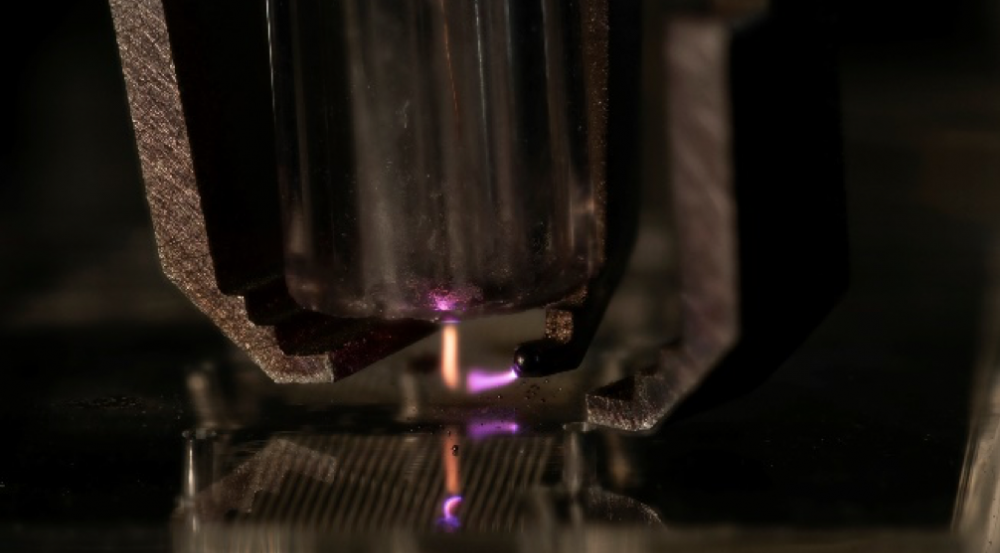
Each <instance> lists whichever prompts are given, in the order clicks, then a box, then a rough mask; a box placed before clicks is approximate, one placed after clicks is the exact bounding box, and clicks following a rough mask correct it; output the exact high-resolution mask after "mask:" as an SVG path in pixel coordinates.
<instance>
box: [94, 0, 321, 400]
mask: <svg viewBox="0 0 1000 553" xmlns="http://www.w3.org/2000/svg"><path fill="white" fill-rule="evenodd" d="M110 6H111V13H112V18H113V20H114V27H115V33H116V35H117V41H118V49H119V55H120V57H121V63H122V71H123V74H124V77H125V88H126V91H127V93H128V100H129V109H130V111H131V115H132V125H133V128H134V131H135V138H136V145H137V148H138V153H139V159H140V162H141V166H142V173H143V180H144V182H145V186H146V198H147V201H148V203H149V209H150V213H151V216H152V221H153V229H154V233H155V235H156V243H157V249H158V251H159V256H160V264H161V265H162V267H163V272H164V274H165V275H166V276H167V278H168V279H170V281H171V282H173V283H174V284H175V285H176V286H177V287H178V288H179V289H180V290H181V291H182V292H183V293H184V294H185V295H186V296H187V297H188V298H189V299H190V301H191V302H192V303H194V304H195V306H197V307H198V309H200V310H201V311H202V312H203V313H204V314H205V315H207V316H208V317H209V318H210V319H211V320H212V321H213V322H214V323H215V324H216V326H218V327H219V328H220V329H221V330H222V332H223V333H224V334H225V335H226V336H227V337H228V338H229V339H230V340H232V341H233V343H235V344H236V345H237V346H238V347H239V348H240V349H242V350H243V351H245V352H246V353H247V354H248V355H249V356H250V358H251V359H252V360H253V361H254V362H255V363H256V364H257V365H259V366H260V367H261V368H262V369H263V370H264V372H266V373H267V375H268V376H270V377H271V378H272V379H273V380H274V381H275V382H279V383H322V382H332V381H333V379H334V376H333V375H334V373H333V367H332V364H331V361H330V359H329V356H328V355H311V356H301V357H296V356H290V355H285V354H284V353H282V351H281V349H280V348H279V346H278V341H277V338H276V336H275V331H274V329H273V328H271V327H257V326H255V325H254V324H253V323H251V322H250V319H249V318H248V316H247V311H246V307H245V304H244V301H243V298H242V297H240V296H226V295H224V294H223V293H222V292H221V291H220V290H219V288H218V286H217V283H216V278H215V277H216V275H215V269H214V266H213V263H212V259H211V257H210V255H209V246H208V236H207V233H206V228H205V215H204V212H203V211H202V206H201V199H200V196H199V194H198V190H197V187H196V180H195V178H196V177H195V172H194V165H193V161H192V154H191V145H190V142H189V140H188V133H187V126H186V123H185V118H184V112H183V107H182V105H181V98H180V91H179V88H178V84H177V75H176V71H175V67H174V63H173V57H172V53H171V48H170V40H169V34H168V31H167V23H166V18H165V15H164V9H163V0H110Z"/></svg>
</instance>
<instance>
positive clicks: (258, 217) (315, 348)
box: [111, 0, 435, 383]
mask: <svg viewBox="0 0 1000 553" xmlns="http://www.w3.org/2000/svg"><path fill="white" fill-rule="evenodd" d="M234 5H235V4H234V3H233V2H227V1H220V2H208V3H199V2H190V1H185V0H137V1H133V0H112V1H111V9H112V15H113V18H114V24H115V30H116V33H117V37H118V45H119V52H120V55H121V61H122V68H123V73H124V76H125V84H126V89H127V92H128V98H129V106H130V109H131V113H132V121H133V125H134V129H135V135H136V144H137V147H138V151H139V158H140V160H141V164H142V171H143V178H144V180H145V183H146V196H147V200H148V202H149V208H150V213H151V216H152V220H153V227H154V231H155V234H156V241H157V245H158V249H159V254H160V261H161V264H162V266H163V271H164V273H165V274H166V276H167V278H168V279H170V281H171V282H173V283H174V284H175V285H176V286H177V287H178V288H180V290H181V291H183V292H184V294H185V295H187V297H188V298H189V299H190V300H191V302H192V303H194V304H195V305H196V306H197V307H198V308H199V309H200V310H201V311H202V312H204V313H205V314H206V315H207V316H208V317H209V318H210V319H211V320H212V322H214V323H215V324H216V325H217V326H218V327H219V328H220V329H221V330H222V332H223V333H224V334H225V335H226V336H228V337H229V338H230V339H231V340H232V341H233V342H234V343H235V344H236V345H237V346H238V347H239V348H240V349H242V350H243V351H245V352H246V353H247V354H248V355H249V356H250V358H251V359H252V360H253V361H254V362H255V363H256V364H258V365H259V366H260V367H261V368H262V369H263V370H264V371H265V372H266V373H267V374H268V376H270V377H271V378H272V379H273V380H274V381H276V382H298V383H318V382H332V381H334V380H337V379H339V378H343V377H345V376H348V375H350V374H352V373H354V372H356V371H357V370H360V369H362V368H364V367H365V366H367V365H369V364H370V363H372V362H374V361H376V360H378V359H380V358H382V357H384V356H385V355H388V354H390V353H392V352H394V351H396V350H398V349H400V348H402V347H405V346H407V345H409V344H410V343H412V342H414V341H416V340H418V339H420V338H422V337H424V336H426V335H428V334H429V333H430V332H432V331H433V330H434V328H435V327H434V325H431V324H429V323H423V322H418V321H405V320H404V321H393V322H380V321H374V320H341V319H335V318H332V317H324V316H321V315H318V314H314V313H309V312H305V311H304V310H302V309H301V308H300V307H298V306H297V305H296V304H295V303H294V302H293V301H291V299H290V298H289V297H288V292H287V288H286V286H285V284H284V280H283V274H282V269H281V263H282V259H281V250H280V245H279V244H280V222H279V217H280V215H279V212H278V207H277V205H278V202H277V191H276V186H275V184H274V182H275V181H274V180H273V179H275V178H276V177H274V173H275V169H274V160H273V156H274V152H273V142H272V141H271V134H272V132H273V130H272V128H271V127H272V124H273V123H272V122H271V115H270V106H269V102H270V100H269V97H268V96H267V94H268V92H267V90H268V89H267V88H266V79H267V57H266V31H265V29H264V28H263V27H259V25H258V26H257V27H255V25H254V22H255V20H254V17H257V20H256V23H258V24H259V23H261V22H262V19H261V18H260V17H258V16H261V15H262V13H263V12H262V10H263V4H262V3H261V4H260V6H259V8H260V11H258V12H254V10H248V9H240V10H234V9H232V8H233V7H234ZM247 6H248V4H245V3H244V4H243V8H246V7H247ZM241 14H246V15H242V16H241ZM241 23H243V24H247V25H246V27H245V28H242V29H241V28H239V25H240V24H241ZM241 48H251V49H253V48H258V49H259V48H263V49H264V50H263V51H262V54H263V56H256V57H254V56H245V55H243V54H245V52H244V51H240V49H241ZM234 50H235V51H234ZM234 54H236V55H234ZM250 63H253V64H255V65H252V66H251V65H249V64H250ZM262 72H263V77H264V82H265V87H263V90H262V89H261V87H259V86H258V87H256V88H255V87H253V86H250V84H249V83H248V82H243V81H244V80H246V81H252V80H253V79H254V78H257V81H258V82H259V81H260V75H261V73H262ZM255 91H256V92H255ZM253 102H256V103H253ZM261 107H262V108H263V109H254V108H261ZM244 108H246V109H244ZM269 179H270V180H269Z"/></svg>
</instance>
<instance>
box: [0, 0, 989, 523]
mask: <svg viewBox="0 0 1000 553" xmlns="http://www.w3.org/2000/svg"><path fill="white" fill-rule="evenodd" d="M21 4H22V5H20V6H19V7H18V8H17V9H16V10H13V11H5V15H3V16H2V18H3V22H4V27H5V29H6V30H5V32H4V33H3V34H2V35H0V41H2V47H0V57H2V59H3V64H2V67H3V70H4V77H3V81H2V82H3V84H4V86H3V88H4V89H5V91H6V95H5V96H6V101H5V102H4V110H3V116H2V117H3V118H4V120H3V129H4V130H5V132H4V133H3V139H2V140H3V142H2V148H0V183H2V184H0V367H2V370H0V375H2V376H3V378H4V380H3V384H2V385H0V402H2V404H0V422H2V423H3V428H4V429H5V432H6V434H7V435H6V440H5V445H4V447H3V449H2V451H3V453H4V454H3V455H2V456H0V457H2V459H0V527H3V528H14V529H15V530H17V529H19V528H20V529H24V528H37V527H39V526H44V525H48V524H53V523H56V524H58V523H68V522H72V523H98V522H99V523H106V524H119V523H128V524H133V525H135V524H138V525H144V524H151V525H156V524H158V523H160V522H161V521H163V520H164V519H165V518H166V517H167V516H168V515H169V513H170V512H171V510H172V509H173V506H174V503H173V501H174V499H173V498H174V497H175V495H176V493H177V490H178V488H179V485H180V472H181V468H180V467H181V465H180V458H181V448H180V443H181V442H180V432H181V430H182V429H184V428H185V427H186V426H187V425H189V424H190V423H191V420H192V419H191V414H190V412H189V409H188V408H187V407H186V405H185V401H184V394H183V389H182V385H183V382H182V378H181V377H180V375H181V374H182V372H183V368H184V364H185V363H190V362H192V361H191V360H194V359H201V358H204V357H206V356H211V355H220V354H222V352H224V351H226V350H225V348H226V346H225V344H224V342H223V341H222V339H221V338H219V337H218V335H217V334H216V333H215V331H214V330H213V329H212V327H211V326H210V325H209V324H207V323H206V322H205V321H204V320H203V319H202V318H201V317H200V316H199V315H198V314H197V313H196V312H195V311H194V309H193V308H191V307H189V306H188V305H187V303H186V302H185V301H184V300H183V298H182V297H181V296H180V294H179V293H178V292H177V291H175V290H174V289H172V288H171V287H170V286H168V285H167V284H166V282H165V280H164V279H163V277H162V276H160V274H159V272H158V269H157V264H156V263H157V262H156V254H155V249H154V246H153V240H152V232H151V229H150V227H149V223H148V217H147V213H146V207H145V203H144V199H143V189H142V183H141V180H140V176H139V168H138V162H137V160H136V157H135V149H134V143H133V138H132V135H131V128H130V122H129V114H128V110H127V106H126V101H125V97H124V87H123V83H122V79H121V75H120V72H119V67H118V60H117V49H116V46H115V42H114V34H113V29H112V27H111V20H110V14H109V11H108V8H107V6H106V5H105V3H104V2H102V1H101V0H53V1H49V2H25V3H21ZM835 4H836V7H837V8H838V10H839V14H840V15H839V19H838V27H837V34H838V40H839V42H840V45H841V51H842V56H841V57H842V82H843V102H844V103H843V106H844V130H845V148H846V149H845V154H846V173H847V193H848V209H849V225H850V229H849V233H850V241H851V247H852V254H851V255H852V269H851V271H852V283H851V289H850V291H849V292H848V294H847V295H846V296H845V298H844V300H843V301H842V302H841V304H840V305H839V306H838V307H837V309H836V310H835V311H834V313H833V314H832V315H831V316H830V318H829V319H828V321H827V322H826V323H825V324H824V325H823V326H822V327H821V328H820V329H819V330H818V331H817V332H816V333H815V334H814V336H813V337H812V338H811V339H810V341H809V342H808V343H807V344H806V346H805V347H803V348H802V350H801V351H800V352H799V353H797V354H796V355H795V356H794V357H793V359H791V360H790V361H789V362H788V363H787V364H786V365H785V366H784V367H782V369H781V370H780V371H779V372H778V373H777V374H776V375H775V377H774V378H772V379H771V381H769V382H768V383H767V384H766V385H765V386H763V387H762V388H760V389H759V390H758V391H756V392H755V393H753V394H751V395H750V396H748V397H747V398H744V399H742V400H739V401H737V402H735V403H733V404H730V405H727V406H725V407H723V408H721V409H717V410H714V411H711V412H709V413H705V414H702V415H699V416H696V417H692V418H690V419H687V420H684V421H681V422H679V423H677V424H673V425H668V427H667V428H666V429H665V430H664V433H663V435H662V436H661V439H660V440H659V441H657V442H654V444H653V445H652V446H651V447H652V448H653V451H651V452H650V454H656V455H659V456H660V457H661V458H662V459H663V464H662V466H663V472H662V474H661V475H660V483H659V484H657V486H658V487H657V488H656V490H655V491H654V490H647V492H648V493H649V494H650V495H656V496H658V497H660V499H659V502H660V507H661V509H662V511H663V513H664V515H665V518H667V519H668V520H679V521H682V522H711V523H717V522H743V523H749V522H755V523H765V524H772V525H775V524H776V525H784V526H787V525H804V526H810V527H814V526H821V527H831V526H832V527H842V526H847V525H851V526H857V525H861V526H885V525H900V526H907V527H924V526H932V527H939V528H940V527H945V526H946V525H947V524H948V522H949V520H950V516H951V513H952V507H953V503H954V497H955V493H956V490H957V485H958V477H959V473H960V469H961V463H962V456H963V454H964V447H965V440H966V434H967V430H968V423H967V420H968V410H969V408H970V407H969V400H968V398H969V390H970V387H971V383H972V376H971V375H972V369H973V367H974V365H975V362H976V360H977V356H978V355H979V352H980V349H981V347H982V343H983V342H982V340H983V325H982V321H983V319H984V317H985V316H987V315H988V312H986V310H985V309H984V308H985V303H984V298H985V295H986V293H987V292H988V291H989V289H990V286H992V283H993V282H994V279H995V276H994V274H993V273H992V272H991V259H993V255H992V251H993V249H994V246H993V235H994V231H995V229H996V227H997V223H996V221H997V220H998V218H1000V188H998V184H1000V3H998V2H995V1H991V0H960V1H954V0H953V1H948V2H941V1H937V2H931V1H921V2H913V1H904V0H883V1H878V0H844V1H841V2H836V3H835ZM990 338H992V337H990ZM175 376H176V377H175Z"/></svg>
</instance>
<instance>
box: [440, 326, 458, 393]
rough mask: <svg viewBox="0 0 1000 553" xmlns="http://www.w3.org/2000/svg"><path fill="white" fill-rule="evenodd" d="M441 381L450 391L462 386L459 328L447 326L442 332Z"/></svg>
mask: <svg viewBox="0 0 1000 553" xmlns="http://www.w3.org/2000/svg"><path fill="white" fill-rule="evenodd" d="M441 379H442V380H443V381H444V384H445V386H447V387H448V389H450V390H458V389H459V387H461V385H462V375H461V374H460V371H459V369H458V326H457V325H454V324H446V325H445V326H444V329H443V330H442V331H441Z"/></svg>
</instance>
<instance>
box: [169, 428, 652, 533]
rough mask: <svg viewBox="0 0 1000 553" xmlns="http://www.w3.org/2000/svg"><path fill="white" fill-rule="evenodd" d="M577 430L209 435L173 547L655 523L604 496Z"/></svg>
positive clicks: (625, 500)
mask: <svg viewBox="0 0 1000 553" xmlns="http://www.w3.org/2000/svg"><path fill="white" fill-rule="evenodd" d="M501 426H503V425H502V424H501ZM505 428H509V427H505ZM582 429H583V428H570V429H568V430H565V431H556V432H554V433H553V432H541V433H533V434H530V435H525V436H520V435H518V436H497V435H493V436H480V437H477V438H476V439H470V440H467V439H465V437H466V436H465V435H463V434H462V433H461V432H460V431H459V430H458V429H457V428H449V427H444V428H442V429H441V430H440V431H438V432H437V433H434V434H432V433H426V432H411V431H400V432H395V433H389V434H386V435H378V436H375V435H356V434H349V433H331V434H324V433H305V432H295V433H277V434H274V435H273V436H272V437H271V438H269V439H268V440H267V441H266V442H265V443H263V444H261V443H259V442H253V441H247V442H242V443H241V442H240V440H238V439H236V438H235V436H234V435H228V436H216V435H215V434H211V435H207V434H206V435H205V436H208V437H209V439H208V441H207V442H205V441H203V442H202V443H201V444H200V447H202V448H203V449H205V448H207V450H208V451H209V452H210V456H211V457H212V458H214V459H215V462H214V463H213V465H212V466H211V468H206V467H207V465H204V464H197V463H188V465H187V473H186V475H185V480H186V481H187V482H197V483H198V484H197V485H195V484H186V485H185V487H184V489H185V492H184V495H183V498H182V501H180V503H179V505H178V509H177V511H176V513H175V520H176V521H177V524H176V526H175V538H176V544H177V549H178V550H180V551H215V550H221V551H228V550H242V549H239V547H235V546H234V544H242V545H241V546H240V547H251V548H253V550H256V548H261V547H264V549H262V550H266V551H276V550H280V549H273V548H272V549H268V547H274V544H279V543H286V544H289V546H291V545H290V544H292V543H293V542H294V541H295V540H297V539H302V538H305V537H309V538H310V540H314V539H319V538H318V536H331V537H337V538H336V540H337V542H338V543H348V541H342V540H347V539H348V536H356V537H358V539H359V540H361V538H362V537H364V539H363V540H361V541H362V542H363V543H365V544H366V546H367V547H375V548H378V547H379V544H381V543H382V541H381V540H385V539H388V537H389V536H397V538H393V539H397V541H398V542H399V543H396V545H394V546H393V547H392V549H393V550H399V549H398V548H399V547H403V550H407V549H406V548H409V547H414V544H415V543H417V542H418V541H419V540H416V538H417V537H419V536H424V537H432V536H434V535H437V534H442V533H444V534H452V533H457V534H461V535H468V534H470V533H472V534H475V533H482V532H507V533H509V532H521V533H522V534H523V535H525V536H528V535H531V534H533V533H534V534H538V535H553V534H554V533H558V532H560V529H561V528H565V527H567V526H574V527H578V528H579V527H581V525H583V524H587V525H588V526H589V525H590V524H592V523H595V522H603V523H615V524H626V525H634V524H639V525H643V526H647V525H656V526H659V525H661V524H662V522H661V520H660V517H659V515H658V514H657V513H656V511H655V510H654V509H653V508H651V507H650V506H648V505H645V504H643V503H642V502H641V501H638V500H636V499H634V498H631V497H628V496H627V495H622V494H619V493H614V492H611V491H608V490H605V489H603V488H602V487H601V484H600V480H602V478H600V477H599V475H598V474H596V473H595V472H594V471H595V470H596V468H597V466H598V465H597V461H596V459H595V458H593V457H592V455H593V453H594V451H595V447H607V445H608V444H612V443H613V442H606V441H601V439H600V437H599V436H597V435H592V436H591V435H586V434H581V433H580V430H582ZM194 435H195V434H190V435H189V440H188V442H187V443H188V451H189V453H190V451H191V446H192V444H193V443H194V442H193V439H194V438H193V436H194ZM470 437H471V436H470ZM595 440H596V441H595ZM584 442H587V443H588V444H589V445H587V446H584V445H583V444H584ZM602 444H603V445H602ZM220 467H224V468H222V469H221V470H220ZM293 536H295V537H293ZM338 536H339V537H338ZM324 539H326V538H324ZM421 539H424V538H421ZM289 540H291V541H289ZM543 541H544V540H543ZM498 543H499V542H498ZM541 543H542V542H539V544H538V545H540V544H541ZM309 544H312V542H311V541H310V542H309ZM452 545H454V544H452ZM494 545H497V544H494ZM307 547H311V545H307ZM532 550H537V549H532Z"/></svg>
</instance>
